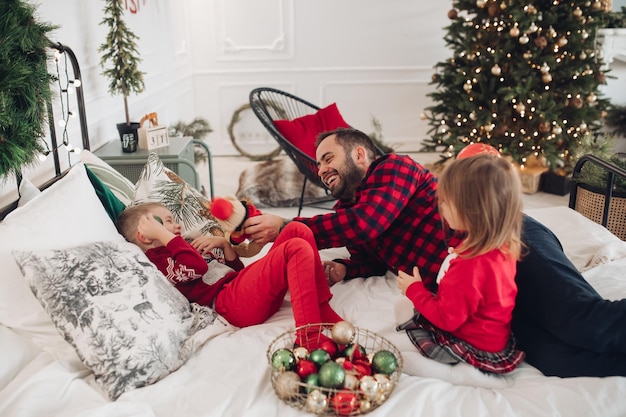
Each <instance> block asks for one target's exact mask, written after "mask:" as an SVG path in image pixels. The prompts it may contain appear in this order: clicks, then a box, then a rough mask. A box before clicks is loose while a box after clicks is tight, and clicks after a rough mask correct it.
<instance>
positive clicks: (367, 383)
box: [359, 375, 378, 400]
mask: <svg viewBox="0 0 626 417" xmlns="http://www.w3.org/2000/svg"><path fill="white" fill-rule="evenodd" d="M359 390H361V392H362V393H363V395H364V396H365V398H367V399H368V400H373V399H375V398H376V396H377V395H378V381H376V379H374V377H373V376H369V375H366V376H364V377H363V378H361V380H360V381H359Z"/></svg>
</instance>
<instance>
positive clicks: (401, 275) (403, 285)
mask: <svg viewBox="0 0 626 417" xmlns="http://www.w3.org/2000/svg"><path fill="white" fill-rule="evenodd" d="M421 280H422V277H421V276H420V271H419V269H418V268H417V267H416V266H414V267H413V275H409V274H407V273H406V272H404V271H398V278H396V282H397V283H398V288H400V292H402V294H403V295H405V294H406V289H407V288H409V285H411V284H413V283H414V282H419V281H421Z"/></svg>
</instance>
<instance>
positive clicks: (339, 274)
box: [322, 261, 348, 287]
mask: <svg viewBox="0 0 626 417" xmlns="http://www.w3.org/2000/svg"><path fill="white" fill-rule="evenodd" d="M322 265H323V266H324V274H326V280H327V281H328V286H329V287H332V286H333V285H335V284H336V283H338V282H339V281H341V280H343V279H344V278H345V277H346V273H347V272H348V270H347V268H346V266H345V265H344V264H342V263H339V262H334V261H324V262H322Z"/></svg>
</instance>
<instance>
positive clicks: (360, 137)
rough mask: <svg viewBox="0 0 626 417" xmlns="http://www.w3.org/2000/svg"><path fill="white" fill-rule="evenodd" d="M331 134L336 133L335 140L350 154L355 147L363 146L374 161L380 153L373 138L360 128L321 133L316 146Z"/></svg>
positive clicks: (341, 128) (344, 128)
mask: <svg viewBox="0 0 626 417" xmlns="http://www.w3.org/2000/svg"><path fill="white" fill-rule="evenodd" d="M331 135H335V140H336V141H337V143H338V144H339V145H341V147H342V148H343V150H344V151H345V152H346V154H349V153H350V151H352V149H354V148H355V147H357V146H362V147H364V148H365V150H366V151H367V156H368V158H369V159H370V160H372V161H373V160H374V159H376V157H377V155H378V150H377V148H376V145H375V144H374V141H373V140H372V138H370V137H369V136H367V135H366V134H365V133H363V132H361V131H360V130H357V129H352V128H346V127H340V128H338V129H335V130H330V131H328V132H322V133H320V134H319V135H318V136H317V139H316V140H315V147H316V148H317V147H318V146H319V144H320V143H322V141H323V140H324V139H326V138H327V137H329V136H331Z"/></svg>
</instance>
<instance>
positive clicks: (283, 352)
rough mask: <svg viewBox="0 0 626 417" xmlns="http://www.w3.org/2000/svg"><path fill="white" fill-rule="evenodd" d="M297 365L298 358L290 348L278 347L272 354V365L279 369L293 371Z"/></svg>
mask: <svg viewBox="0 0 626 417" xmlns="http://www.w3.org/2000/svg"><path fill="white" fill-rule="evenodd" d="M295 365H296V358H295V356H293V352H292V351H290V350H289V349H285V348H282V349H278V350H277V351H276V352H274V353H273V354H272V367H273V368H274V369H276V370H277V371H291V370H292V369H293V368H294V366H295Z"/></svg>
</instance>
